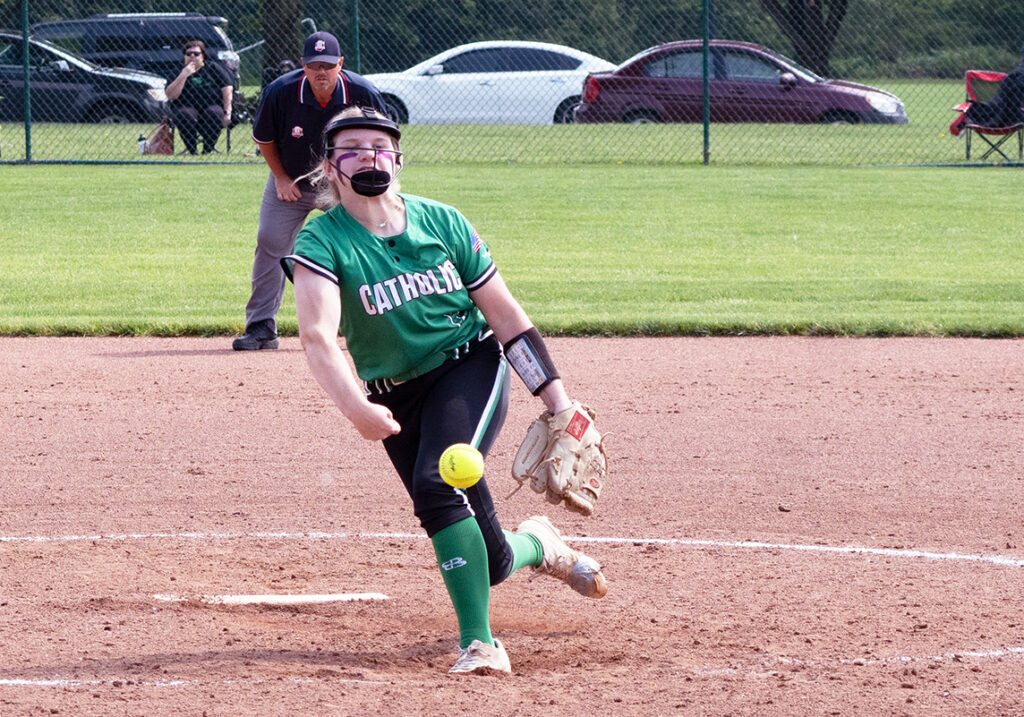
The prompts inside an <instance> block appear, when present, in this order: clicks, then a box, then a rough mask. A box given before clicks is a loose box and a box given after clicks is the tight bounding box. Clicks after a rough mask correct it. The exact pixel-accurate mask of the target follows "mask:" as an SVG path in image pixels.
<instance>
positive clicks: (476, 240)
mask: <svg viewBox="0 0 1024 717" xmlns="http://www.w3.org/2000/svg"><path fill="white" fill-rule="evenodd" d="M483 245H484V243H483V240H481V239H480V235H479V234H477V233H476V229H474V230H473V251H474V252H479V251H480V247H482V246H483Z"/></svg>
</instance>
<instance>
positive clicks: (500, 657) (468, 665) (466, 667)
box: [448, 640, 512, 674]
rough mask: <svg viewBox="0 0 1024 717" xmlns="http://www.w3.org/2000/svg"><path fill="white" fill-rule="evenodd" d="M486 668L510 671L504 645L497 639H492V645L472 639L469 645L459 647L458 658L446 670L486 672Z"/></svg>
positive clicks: (463, 672) (510, 666)
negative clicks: (450, 667)
mask: <svg viewBox="0 0 1024 717" xmlns="http://www.w3.org/2000/svg"><path fill="white" fill-rule="evenodd" d="M488 670H495V671H498V672H511V671H512V665H511V664H510V663H509V661H508V653H507V652H505V646H504V645H502V644H501V642H499V641H498V640H495V641H494V645H488V644H487V643H486V642H480V641H479V640H473V642H471V643H469V647H463V648H459V659H458V660H456V661H455V664H454V665H452V669H450V670H448V672H454V673H461V674H466V673H470V672H475V673H479V674H486V672H487V671H488Z"/></svg>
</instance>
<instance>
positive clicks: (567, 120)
mask: <svg viewBox="0 0 1024 717" xmlns="http://www.w3.org/2000/svg"><path fill="white" fill-rule="evenodd" d="M580 99H581V98H580V96H579V95H576V96H574V97H566V98H565V99H564V100H562V103H561V104H560V105H558V109H556V110H555V116H554V118H553V121H554V123H555V124H572V123H573V122H575V121H576V107H577V106H578V105H579V103H580Z"/></svg>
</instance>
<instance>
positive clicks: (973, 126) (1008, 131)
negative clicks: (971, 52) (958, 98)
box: [949, 70, 1024, 161]
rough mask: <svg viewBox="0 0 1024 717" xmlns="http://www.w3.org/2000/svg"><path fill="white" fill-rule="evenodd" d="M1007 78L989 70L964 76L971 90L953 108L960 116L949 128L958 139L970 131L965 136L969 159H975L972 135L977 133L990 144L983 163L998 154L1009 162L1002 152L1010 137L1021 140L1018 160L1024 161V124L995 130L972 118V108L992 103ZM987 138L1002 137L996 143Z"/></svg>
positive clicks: (972, 72)
mask: <svg viewBox="0 0 1024 717" xmlns="http://www.w3.org/2000/svg"><path fill="white" fill-rule="evenodd" d="M1004 77H1006V73H1005V72H988V71H985V70H967V72H965V73H964V83H965V85H966V89H967V99H966V101H964V102H961V103H960V104H958V105H957V106H955V107H954V108H953V111H954V112H958V113H959V116H958V117H957V118H956V119H955V120H953V123H952V124H950V125H949V133H950V134H951V135H953V136H954V137H956V136H958V135H960V134H961V133H962V132H966V135H965V136H964V139H965V144H966V145H967V159H970V158H971V135H973V134H976V135H978V136H979V137H981V139H982V140H984V141H985V143H986V144H987V145H988V150H987V151H986V152H985V154H983V155H982V156H981V159H982V160H985V159H988V157H989V156H990V155H991V154H992V153H993V152H998V153H999V154H1000V155H1001V156H1002V157H1003V159H1005V160H1007V161H1009V159H1010V158H1009V157H1008V156H1007V155H1006V152H1004V151H1003V150H1002V146H1003V143H1004V142H1006V140H1008V139H1010V137H1014V136H1016V137H1017V159H1018V160H1020V159H1024V122H1017V123H1016V124H1012V125H1007V126H1002V127H994V126H989V125H983V124H978V123H977V122H976V121H974V120H971V119H969V118H968V110H970V108H971V105H973V104H975V103H981V102H990V101H991V100H992V98H993V97H994V96H995V94H996V91H997V90H998V89H999V83H1000V82H1002V80H1003V78H1004ZM987 135H991V136H993V137H998V139H997V140H995V141H993V140H991V139H989V138H988V136H987Z"/></svg>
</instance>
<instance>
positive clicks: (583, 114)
mask: <svg viewBox="0 0 1024 717" xmlns="http://www.w3.org/2000/svg"><path fill="white" fill-rule="evenodd" d="M703 72H704V51H703V45H702V43H701V41H700V40H686V41H682V42H669V43H665V44H663V45H658V46H657V47H652V48H650V49H648V50H644V51H643V52H641V53H640V54H639V55H636V56H635V57H632V58H630V59H629V60H626V61H625V62H624V63H622V64H621V65H619V66H618V67H617V68H616V69H614V70H612V71H610V72H595V73H592V74H590V75H588V76H587V78H586V80H584V83H583V102H582V103H581V104H580V105H579V106H578V107H577V108H576V121H577V122H583V123H585V122H633V123H642V122H702V121H703V118H704V82H703ZM708 77H709V81H708V86H709V94H710V110H711V121H712V122H808V123H809V122H829V123H843V124H853V123H858V122H865V123H873V124H906V123H907V112H906V109H905V108H904V107H903V103H902V102H901V101H900V99H899V98H898V97H896V96H895V95H893V94H891V93H889V92H886V91H885V90H879V89H876V88H874V87H869V86H867V85H859V84H857V83H854V82H844V81H843V80H830V79H826V78H824V77H819V76H818V75H816V74H814V73H813V72H811V71H810V70H808V69H807V68H805V67H801V66H800V65H798V64H797V63H795V62H793V61H792V60H790V59H789V58H787V57H784V56H782V55H780V54H778V53H777V52H774V51H772V50H769V49H768V48H767V47H763V46H762V45H755V44H753V43H750V42H732V41H729V40H712V41H711V44H710V52H709V55H708Z"/></svg>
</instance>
